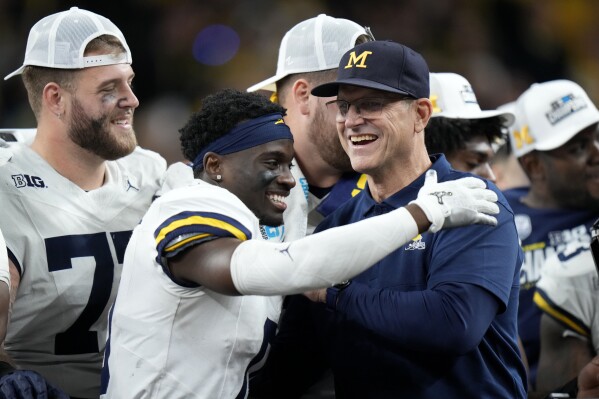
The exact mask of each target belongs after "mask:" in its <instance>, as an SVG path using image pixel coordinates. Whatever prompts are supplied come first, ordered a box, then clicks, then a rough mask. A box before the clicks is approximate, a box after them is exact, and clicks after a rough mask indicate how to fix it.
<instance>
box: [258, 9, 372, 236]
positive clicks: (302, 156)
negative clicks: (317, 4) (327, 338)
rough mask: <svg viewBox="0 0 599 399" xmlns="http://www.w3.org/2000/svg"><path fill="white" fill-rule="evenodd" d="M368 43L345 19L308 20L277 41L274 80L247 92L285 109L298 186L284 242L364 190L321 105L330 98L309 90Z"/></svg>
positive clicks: (332, 75) (360, 30) (287, 216)
mask: <svg viewBox="0 0 599 399" xmlns="http://www.w3.org/2000/svg"><path fill="white" fill-rule="evenodd" d="M373 39H374V38H373V37H372V34H371V33H370V30H369V29H368V28H364V27H362V26H360V25H358V24H357V23H355V22H353V21H350V20H347V19H342V18H333V17H330V16H328V15H325V14H320V15H318V16H317V17H314V18H310V19H307V20H305V21H302V22H300V23H298V24H297V25H295V26H294V27H293V28H291V29H290V30H289V31H288V32H287V33H286V34H285V36H284V37H283V39H282V40H281V45H280V47H279V57H278V62H277V73H276V75H275V76H273V77H271V78H269V79H266V80H264V81H262V82H260V83H257V84H255V85H253V86H251V87H250V88H248V91H256V90H266V91H270V92H273V95H272V96H271V98H272V99H273V100H275V101H277V102H278V103H279V104H281V105H282V106H283V107H284V108H286V109H287V114H286V116H285V123H287V125H289V127H290V128H291V131H292V132H293V138H294V145H293V147H294V150H295V161H294V163H297V165H298V166H299V167H296V168H293V169H292V172H293V173H294V177H295V180H296V181H297V183H298V184H297V185H296V187H295V188H294V189H293V190H292V193H291V202H293V206H290V207H289V208H288V209H289V210H288V211H287V212H286V214H285V236H284V239H285V240H286V241H287V240H293V239H297V238H301V237H303V236H304V235H306V234H310V233H312V231H313V230H314V228H315V227H316V226H317V225H318V223H319V222H320V221H321V220H322V219H323V218H324V217H326V216H327V215H329V214H330V213H331V212H332V211H333V210H335V209H336V208H337V207H338V206H339V205H340V204H341V203H343V202H345V200H347V199H349V198H351V197H352V195H355V193H357V192H359V191H360V190H361V189H362V188H364V184H365V183H366V179H365V177H363V178H362V179H360V177H361V175H360V174H358V173H355V172H354V171H353V170H352V168H351V163H350V161H349V158H348V156H347V154H346V153H345V151H344V150H343V148H342V147H341V144H340V142H339V138H338V137H337V131H336V130H335V115H334V114H333V113H331V112H329V110H327V107H326V106H325V103H326V101H328V100H330V98H320V97H315V96H313V95H311V94H310V91H311V90H312V88H314V87H316V86H318V85H319V84H323V83H327V82H331V81H333V80H335V78H336V76H337V67H338V66H339V60H341V56H343V53H345V52H346V51H347V50H349V49H351V48H352V47H354V45H356V44H359V43H363V42H365V41H369V40H373ZM306 217H307V218H308V222H307V224H306V222H305V220H306ZM278 238H279V239H280V238H281V237H278Z"/></svg>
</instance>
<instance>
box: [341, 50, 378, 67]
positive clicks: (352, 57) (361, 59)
mask: <svg viewBox="0 0 599 399" xmlns="http://www.w3.org/2000/svg"><path fill="white" fill-rule="evenodd" d="M370 54H372V51H363V52H362V54H360V55H359V56H357V57H356V52H355V51H352V52H351V53H350V54H349V60H348V61H347V65H346V66H345V69H348V68H353V67H356V68H367V66H366V57H368V56H369V55H370Z"/></svg>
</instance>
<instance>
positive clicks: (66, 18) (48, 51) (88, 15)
mask: <svg viewBox="0 0 599 399" xmlns="http://www.w3.org/2000/svg"><path fill="white" fill-rule="evenodd" d="M101 35H111V36H115V37H116V38H117V39H119V41H120V42H121V44H122V45H123V47H124V48H125V53H124V54H122V55H118V56H115V55H114V54H106V55H95V56H89V57H84V56H83V53H84V51H85V47H86V46H87V44H88V43H89V42H90V41H91V40H93V39H95V38H96V37H98V36H101ZM131 63H132V58H131V51H130V50H129V46H128V45H127V42H126V41H125V37H124V36H123V33H122V32H121V31H120V30H119V28H117V27H116V25H115V24H113V23H112V22H111V21H110V20H109V19H108V18H105V17H103V16H101V15H98V14H94V13H93V12H90V11H87V10H82V9H79V8H77V7H72V8H71V9H69V10H68V11H62V12H59V13H56V14H52V15H49V16H47V17H44V18H42V19H41V20H39V21H38V22H37V23H36V24H35V25H33V27H32V28H31V30H30V31H29V37H28V39H27V48H26V50H25V61H23V65H22V66H21V67H20V68H19V69H17V70H16V71H14V72H13V73H11V74H9V75H7V76H6V77H5V78H4V80H7V79H9V78H11V77H13V76H15V75H20V74H21V73H23V70H24V69H25V67H26V66H27V65H36V66H41V67H47V68H56V69H81V68H88V67H94V66H100V65H114V64H131Z"/></svg>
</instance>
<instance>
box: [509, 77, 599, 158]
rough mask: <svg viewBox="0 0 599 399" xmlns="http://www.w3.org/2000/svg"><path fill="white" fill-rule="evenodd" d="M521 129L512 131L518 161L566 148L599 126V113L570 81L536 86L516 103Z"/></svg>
mask: <svg viewBox="0 0 599 399" xmlns="http://www.w3.org/2000/svg"><path fill="white" fill-rule="evenodd" d="M516 114H517V115H518V123H517V125H518V127H517V128H515V129H513V130H511V129H510V142H511V144H512V150H513V151H514V154H515V155H516V157H520V156H522V155H524V154H527V153H529V152H531V151H533V150H538V151H549V150H553V149H555V148H558V147H561V146H562V145H564V144H566V143H567V142H568V141H569V140H570V139H571V138H572V137H574V136H576V135H577V134H578V133H580V132H581V131H582V130H584V129H585V128H587V127H589V126H591V125H593V124H595V123H598V122H599V111H598V110H597V107H595V104H593V102H592V101H591V99H590V98H589V96H588V95H587V93H586V92H585V91H584V89H583V88H582V87H580V86H579V85H578V84H577V83H574V82H572V81H570V80H553V81H550V82H545V83H535V84H533V85H532V86H530V88H528V89H527V90H526V91H525V92H524V93H522V94H521V95H520V97H519V98H518V100H517V101H516Z"/></svg>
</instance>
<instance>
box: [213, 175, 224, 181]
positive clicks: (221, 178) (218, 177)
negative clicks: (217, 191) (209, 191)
mask: <svg viewBox="0 0 599 399" xmlns="http://www.w3.org/2000/svg"><path fill="white" fill-rule="evenodd" d="M214 180H216V181H217V182H220V181H222V180H223V177H222V176H221V175H216V178H215V179H214Z"/></svg>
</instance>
